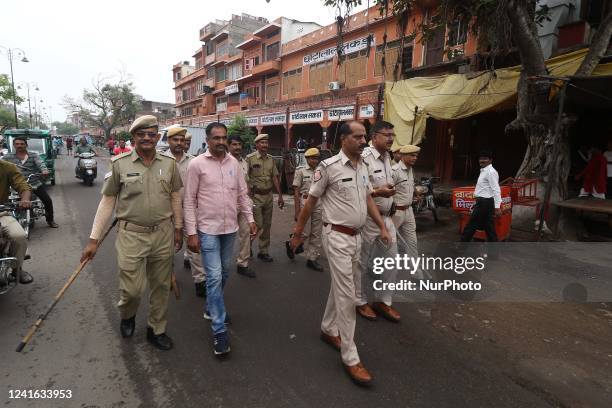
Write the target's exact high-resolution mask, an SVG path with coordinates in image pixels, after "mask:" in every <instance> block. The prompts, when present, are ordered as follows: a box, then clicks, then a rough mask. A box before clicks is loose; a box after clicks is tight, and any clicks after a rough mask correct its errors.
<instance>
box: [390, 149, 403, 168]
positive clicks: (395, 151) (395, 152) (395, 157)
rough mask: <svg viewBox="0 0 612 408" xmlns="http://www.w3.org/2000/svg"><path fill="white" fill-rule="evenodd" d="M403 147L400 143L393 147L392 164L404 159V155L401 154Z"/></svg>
mask: <svg viewBox="0 0 612 408" xmlns="http://www.w3.org/2000/svg"><path fill="white" fill-rule="evenodd" d="M401 147H402V146H400V145H396V146H393V147H392V148H391V154H392V155H393V163H391V164H392V165H395V164H397V163H399V162H400V160H401V159H402V156H401V154H400V149H401Z"/></svg>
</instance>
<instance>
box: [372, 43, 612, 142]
mask: <svg viewBox="0 0 612 408" xmlns="http://www.w3.org/2000/svg"><path fill="white" fill-rule="evenodd" d="M587 51H588V50H587V49H583V50H579V51H575V52H572V53H569V54H564V55H561V56H558V57H555V58H551V59H549V60H547V61H546V66H547V67H548V69H549V71H550V75H551V76H559V77H568V76H571V75H573V74H574V73H575V72H576V71H577V70H578V67H579V66H580V63H581V62H582V60H583V59H584V57H585V55H586V53H587ZM520 70H521V67H520V66H516V67H511V68H504V69H497V70H495V71H482V72H476V73H468V74H451V75H443V76H437V77H420V78H411V79H406V80H403V81H398V82H387V83H386V86H385V113H384V118H385V120H386V121H389V122H391V123H393V124H394V125H395V133H396V134H397V139H396V143H398V144H400V145H404V144H419V143H420V142H421V141H422V139H423V136H424V135H425V125H426V122H427V118H430V117H431V118H434V119H437V120H454V119H462V118H466V117H469V116H473V115H477V114H479V113H482V112H486V111H490V110H496V109H499V108H500V107H501V106H503V105H504V104H508V102H509V101H510V100H512V99H516V88H517V84H518V80H519V76H520ZM593 75H594V76H601V75H612V63H608V64H600V65H599V66H598V67H597V68H596V69H595V72H594V73H593ZM590 78H592V77H587V78H586V79H585V80H590ZM603 78H604V77H602V79H603ZM609 86H610V85H607V87H609ZM604 93H605V92H604ZM607 95H610V94H609V93H607ZM417 106H418V111H417V115H416V121H415V114H414V112H415V107H417ZM413 126H414V137H413Z"/></svg>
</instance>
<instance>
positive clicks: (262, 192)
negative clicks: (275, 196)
mask: <svg viewBox="0 0 612 408" xmlns="http://www.w3.org/2000/svg"><path fill="white" fill-rule="evenodd" d="M271 191H272V187H270V188H263V189H262V188H257V187H253V193H254V194H259V195H266V194H269V193H270V192H271Z"/></svg>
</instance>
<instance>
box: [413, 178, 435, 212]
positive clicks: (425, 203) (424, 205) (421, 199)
mask: <svg viewBox="0 0 612 408" xmlns="http://www.w3.org/2000/svg"><path fill="white" fill-rule="evenodd" d="M439 179H440V177H421V181H420V182H419V183H417V185H416V186H415V188H414V191H415V193H416V194H417V201H416V203H415V205H414V207H413V208H414V212H415V214H418V213H420V212H423V211H425V210H430V211H431V213H432V215H433V218H434V221H435V222H438V212H437V206H436V202H435V200H434V187H433V185H434V182H435V181H436V180H439Z"/></svg>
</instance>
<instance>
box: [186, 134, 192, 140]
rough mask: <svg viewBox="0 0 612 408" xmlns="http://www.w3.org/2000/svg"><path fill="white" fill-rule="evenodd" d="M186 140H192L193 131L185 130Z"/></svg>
mask: <svg viewBox="0 0 612 408" xmlns="http://www.w3.org/2000/svg"><path fill="white" fill-rule="evenodd" d="M185 140H191V133H189V132H185Z"/></svg>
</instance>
